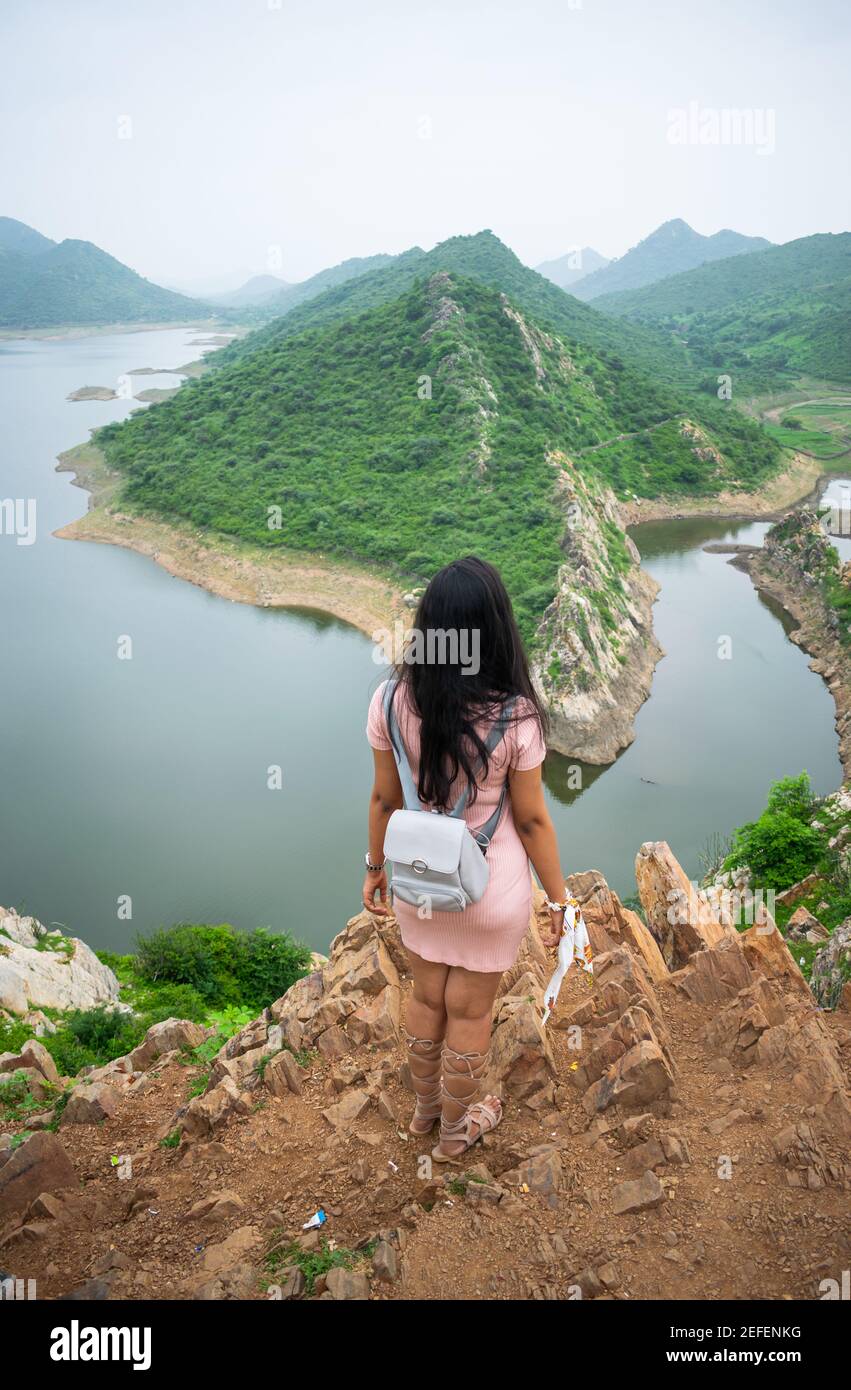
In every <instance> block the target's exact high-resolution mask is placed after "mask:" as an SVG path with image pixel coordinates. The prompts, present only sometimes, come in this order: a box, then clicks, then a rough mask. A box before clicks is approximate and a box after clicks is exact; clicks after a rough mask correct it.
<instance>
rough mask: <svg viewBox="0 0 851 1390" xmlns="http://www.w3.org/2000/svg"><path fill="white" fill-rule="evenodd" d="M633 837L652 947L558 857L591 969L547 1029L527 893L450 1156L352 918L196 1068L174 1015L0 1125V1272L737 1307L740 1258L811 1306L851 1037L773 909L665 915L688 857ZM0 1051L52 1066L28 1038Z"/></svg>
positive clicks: (72, 1279)
mask: <svg viewBox="0 0 851 1390" xmlns="http://www.w3.org/2000/svg"><path fill="white" fill-rule="evenodd" d="M642 855H643V860H644V864H645V868H646V873H645V877H644V893H643V895H642V898H643V903H644V908H645V911H646V913H647V917H648V921H649V922H651V923H653V922H657V923H661V922H664V924H665V926H664V929H661V930H660V935H661V937H662V945H661V946H660V943H659V941H658V940H657V938H656V936H655V935H654V934H653V932H652V931H651V930H650V929H649V927H647V926H645V924H644V921H643V920H642V918H641V917H640V916H639V915H637V914H636V913H634V912H631V911H629V910H628V909H627V908H625V907H624V906H623V904H622V903H621V902H620V901H619V899H618V897H617V895H616V894H615V893H613V892H612V891H611V890H610V889H609V887H608V885H607V884H606V882H605V880H604V879H603V877H602V875H601V874H599V873H598V872H596V871H593V870H589V871H587V872H585V873H579V874H574V875H573V876H572V877H571V879H570V884H569V887H570V889H571V891H572V893H573V894H574V896H575V897H576V898H577V899H579V901H580V902H581V904H582V907H583V913H584V915H585V918H586V922H587V925H588V929H589V935H590V937H591V941H592V948H593V952H594V976H593V980H590V979H589V978H588V977H587V976H586V975H585V974H584V973H583V974H579V973H577V972H575V971H572V972H570V974H569V975H568V976H567V978H566V980H565V984H564V988H563V990H562V993H561V995H560V997H559V1001H558V1005H557V1007H556V1008H555V1010H554V1011H553V1013H552V1015H551V1017H550V1019H549V1021H548V1024H547V1026H546V1027H544V1026H543V1025H542V1022H541V1018H542V999H543V990H544V986H545V983H546V981H547V979H548V977H549V975H550V973H551V969H552V960H551V957H550V955H549V954H548V953H547V952H546V951H545V950H544V949H543V947H542V945H541V939H540V935H539V932H538V919H539V917H540V918H541V920H543V918H544V916H545V915H546V910H545V908H544V906H543V903H542V901H541V899H542V895H541V894H540V893H539V892H536V893H535V897H534V904H533V907H534V911H533V918H532V921H531V922H530V924H529V929H528V931H527V933H526V935H525V937H524V939H523V941H522V943H521V947H520V951H519V953H518V958H517V961H516V962H515V965H514V966H513V967H512V969H511V970H510V971H507V972H506V974H505V976H504V978H503V980H502V983H501V987H500V993H499V995H498V998H497V1000H496V1005H495V1009H494V1025H493V1039H492V1055H491V1072H490V1075H489V1076H488V1078H487V1082H486V1084H487V1087H488V1089H491V1090H493V1091H495V1092H496V1093H497V1094H499V1095H501V1096H502V1097H503V1099H504V1101H505V1102H506V1104H505V1118H504V1120H503V1123H502V1124H501V1125H500V1126H499V1127H498V1129H497V1130H496V1131H495V1133H494V1134H491V1135H488V1136H486V1142H485V1144H484V1146H483V1147H482V1148H480V1149H476V1150H475V1151H474V1152H473V1153H471V1154H469V1155H467V1156H466V1158H465V1159H464V1160H463V1161H462V1162H461V1163H460V1164H458V1165H454V1166H452V1168H451V1169H450V1170H448V1171H438V1169H437V1165H434V1167H433V1168H429V1164H428V1151H429V1148H430V1147H431V1144H432V1142H433V1139H432V1137H428V1138H424V1139H423V1140H422V1141H416V1140H415V1139H414V1137H413V1136H411V1135H409V1134H408V1133H407V1128H406V1126H407V1120H408V1116H409V1115H410V1096H409V1095H406V1094H405V1089H406V1088H407V1089H408V1090H409V1089H410V1076H409V1072H408V1066H407V1061H406V1054H405V1051H404V1046H403V1042H402V1027H403V1019H404V1014H405V999H406V996H408V994H409V991H410V979H409V977H408V974H407V969H406V960H405V954H404V951H403V949H402V946H401V943H400V940H399V936H398V931H397V927H396V924H395V922H394V920H393V919H392V918H390V919H385V920H379V919H377V918H374V917H372V916H371V915H370V914H369V913H366V912H362V913H359V914H358V915H357V916H356V917H353V918H352V919H351V920H350V921H349V923H348V924H347V926H346V928H345V929H344V931H343V932H341V933H340V935H339V936H338V937H337V938H336V939H335V941H334V942H333V944H332V947H331V950H330V955H329V958H328V959H327V960H324V961H318V962H316V968H315V969H314V970H312V971H311V972H310V973H309V974H308V975H306V976H305V977H304V978H303V979H301V980H299V981H298V982H297V983H296V984H295V985H294V986H293V987H292V989H290V990H288V991H287V993H286V994H285V995H283V996H282V997H281V998H280V999H278V1000H276V1001H275V1003H274V1004H272V1005H271V1007H270V1008H269V1009H266V1010H264V1011H263V1013H262V1014H261V1015H259V1016H258V1017H257V1018H255V1019H253V1020H252V1021H251V1022H250V1023H249V1024H248V1025H247V1026H246V1027H244V1028H243V1029H241V1031H240V1032H239V1033H237V1034H235V1035H234V1036H233V1037H232V1038H230V1039H229V1040H228V1041H227V1042H226V1043H225V1044H224V1046H223V1047H221V1049H220V1050H219V1052H218V1055H217V1056H216V1057H215V1058H214V1059H213V1063H212V1066H210V1063H209V1058H208V1049H207V1048H203V1049H202V1050H201V1052H200V1054H199V1052H198V1051H197V1049H198V1047H199V1043H200V1042H203V1041H205V1040H206V1039H207V1037H208V1033H207V1032H206V1030H203V1029H200V1030H199V1029H198V1027H197V1025H194V1024H190V1023H187V1022H185V1021H182V1020H178V1019H170V1020H167V1021H166V1022H165V1023H163V1024H157V1025H156V1026H155V1027H154V1028H152V1029H151V1030H149V1033H148V1035H147V1037H146V1038H145V1039H144V1040H143V1042H142V1043H141V1044H140V1045H139V1046H138V1047H137V1048H134V1049H133V1051H132V1052H131V1053H129V1054H128V1055H127V1057H124V1058H119V1059H117V1060H116V1061H115V1062H113V1063H110V1064H109V1065H108V1066H107V1067H103V1068H97V1069H93V1070H91V1071H89V1073H88V1074H87V1075H86V1076H84V1077H81V1078H80V1079H79V1080H78V1082H77V1084H76V1086H75V1088H74V1091H73V1092H72V1095H71V1097H70V1098H69V1100H68V1103H67V1105H66V1107H65V1111H64V1112H63V1115H62V1120H61V1127H60V1130H59V1133H58V1135H57V1134H53V1133H50V1132H40V1133H38V1134H36V1135H35V1136H33V1138H31V1139H29V1140H27V1141H26V1142H25V1143H23V1144H20V1145H19V1146H18V1147H15V1142H16V1140H13V1139H12V1136H10V1135H0V1252H2V1255H3V1263H4V1267H7V1265H8V1267H10V1268H13V1269H14V1270H15V1272H16V1274H18V1273H19V1274H21V1275H23V1276H25V1277H29V1276H31V1275H32V1277H37V1279H38V1286H39V1295H40V1296H44V1297H48V1298H52V1297H73V1298H88V1297H98V1298H110V1299H114V1298H140V1297H147V1296H151V1295H153V1294H156V1295H157V1296H165V1297H169V1298H195V1299H203V1300H208V1299H234V1298H251V1297H257V1296H258V1295H259V1296H262V1294H263V1292H265V1291H267V1290H268V1296H269V1297H274V1298H276V1299H278V1298H280V1299H282V1300H283V1299H285V1300H287V1301H290V1300H294V1299H305V1298H316V1299H325V1300H346V1301H348V1300H350V1299H355V1300H362V1299H367V1298H369V1299H372V1300H375V1299H391V1298H397V1297H402V1298H408V1299H413V1298H423V1297H426V1298H443V1297H446V1290H447V1288H450V1289H451V1290H452V1293H453V1296H457V1297H460V1298H481V1297H491V1296H494V1297H505V1296H519V1297H521V1298H539V1297H544V1298H553V1299H556V1298H562V1299H563V1298H567V1297H574V1296H577V1292H578V1293H580V1294H581V1296H582V1297H583V1298H585V1299H588V1298H609V1297H629V1298H636V1297H637V1298H647V1297H649V1298H654V1297H659V1296H674V1297H676V1296H682V1295H683V1290H684V1289H685V1290H686V1291H687V1292H691V1293H695V1294H699V1295H700V1296H703V1297H706V1298H714V1297H719V1296H735V1297H737V1298H745V1299H747V1298H750V1297H753V1296H754V1295H753V1287H752V1275H749V1274H748V1273H747V1270H746V1269H744V1268H743V1266H744V1264H745V1263H746V1261H747V1260H749V1259H752V1260H758V1261H759V1269H760V1296H762V1295H763V1294H765V1295H767V1296H771V1297H772V1298H782V1297H783V1296H784V1295H785V1294H794V1295H796V1296H801V1297H816V1296H817V1293H816V1290H817V1286H818V1280H819V1279H820V1278H822V1277H823V1269H824V1267H825V1266H824V1261H825V1260H826V1259H830V1260H831V1261H832V1262H837V1261H841V1260H844V1250H845V1246H844V1240H845V1234H844V1232H845V1225H846V1221H847V1212H846V1204H847V1197H846V1194H845V1189H846V1188H847V1187H848V1186H849V1183H851V1171H850V1170H849V1164H848V1160H847V1153H848V1139H849V1135H851V1106H849V1099H848V1092H847V1089H846V1076H845V1070H846V1068H845V1063H846V1062H847V1053H848V1050H849V1048H851V1033H849V1032H848V1030H847V1029H845V1028H844V1027H843V1026H842V1016H841V1015H834V1016H827V1015H825V1014H824V1013H823V1012H822V1011H821V1010H820V1009H819V1008H818V1007H817V1005H816V1004H815V1002H814V1000H813V999H812V996H811V995H810V994H809V992H808V991H807V989H806V985H805V983H804V982H803V980H802V979H801V978H800V973H799V972H797V973H796V971H797V967H795V966H794V962H793V961H791V958H789V957H788V951H786V948H785V945H784V944H783V942H782V940H778V941H775V940H774V936H778V938H779V934H777V933H776V930H775V931H771V930H763V931H762V932H761V933H760V934H759V935H757V934H756V933H757V928H758V927H762V928H764V929H765V928H768V927H769V921H768V919H766V920H765V921H762V922H759V923H755V924H754V927H753V928H751V929H750V932H743V933H739V932H736V931H735V930H734V929H733V928H732V927H731V925H730V923H729V922H727V921H726V920H722V918H723V916H724V909H723V905H718V912H719V914H720V916H719V917H716V918H715V920H714V922H713V920H712V915H711V914H712V910H713V905H712V903H711V902H710V900H709V898H707V897H699V898H698V902H697V904H695V903H694V902H693V901H692V903H691V906H692V908H693V909H694V911H695V922H686V923H680V922H679V921H678V920H677V919H676V914H675V919H674V921H673V922H670V923H669V922H668V917H667V912H668V909H669V908H670V906H671V905H672V904H671V901H670V897H669V895H670V894H671V892H672V891H673V890H676V891H677V892H679V891H680V890H682V888H683V879H684V876H683V874H682V870H681V868H680V866H679V865H678V864H677V862H676V860H675V859H674V858H673V856H672V855H671V853H670V850H669V849H668V847H667V846H666V845H664V844H656V845H652V846H645V847H644V849H643V851H642ZM685 901H686V903H688V902H689V898H688V895H686V898H685ZM771 926H772V927H773V924H771ZM669 927H670V928H671V930H670V932H669V931H668V928H669ZM751 933H754V935H753V936H751ZM765 942H768V943H769V944H768V945H767V946H766V945H765ZM757 943H758V944H757ZM663 946H664V948H665V949H666V950H668V952H669V955H670V957H671V959H672V961H674V962H675V963H676V968H675V969H673V970H672V969H669V967H668V965H667V964H666V961H665V957H664V954H663ZM690 947H693V949H691V950H689V948H690ZM683 957H685V959H683ZM790 961H791V966H792V967H793V969H790ZM7 1063H8V1066H7ZM0 1067H2V1068H4V1073H3V1074H4V1075H7V1074H10V1072H14V1071H20V1070H21V1068H22V1067H23V1068H24V1070H26V1072H27V1073H28V1075H30V1074H31V1076H32V1079H33V1084H43V1085H44V1086H46V1087H50V1086H51V1085H53V1083H52V1082H51V1080H50V1079H49V1073H50V1062H49V1058H46V1056H45V1054H44V1050H43V1049H42V1047H41V1045H40V1044H38V1043H34V1044H29V1045H28V1046H27V1049H26V1055H24V1052H23V1051H22V1053H20V1054H16V1055H14V1056H13V1055H11V1054H10V1056H9V1057H6V1058H0ZM38 1078H40V1082H38V1081H37V1079H38ZM205 1082H206V1090H205V1091H204V1092H203V1093H201V1094H196V1092H197V1091H199V1089H200V1087H201V1086H203V1085H204V1084H205ZM187 1083H191V1084H187ZM188 1097H192V1098H191V1099H190V1098H188ZM175 1106H177V1109H176V1110H175ZM767 1121H768V1122H769V1123H766V1122H767ZM721 1136H723V1138H722V1137H721ZM16 1138H17V1136H16ZM719 1148H721V1150H722V1153H723V1154H727V1153H729V1154H730V1155H732V1157H731V1159H730V1161H731V1162H732V1163H734V1164H735V1165H736V1172H735V1178H736V1181H735V1184H731V1186H730V1188H729V1194H730V1195H729V1196H727V1191H725V1190H723V1189H722V1192H723V1195H722V1192H719V1182H718V1177H717V1175H716V1171H717V1165H718V1161H719V1158H718V1156H719ZM113 1155H115V1156H117V1155H121V1163H120V1165H119V1167H118V1169H117V1170H116V1169H115V1168H114V1167H113V1166H111V1163H110V1157H111V1156H113ZM113 1161H114V1160H113ZM131 1168H132V1173H131V1172H130V1169H131ZM125 1176H127V1177H131V1179H132V1180H131V1181H129V1182H123V1181H121V1178H122V1177H125ZM81 1180H82V1181H81ZM792 1189H796V1190H794V1191H793V1190H792ZM674 1198H676V1199H677V1200H673V1199H674ZM318 1206H321V1207H322V1209H323V1211H324V1214H325V1222H324V1223H323V1225H322V1226H321V1227H320V1228H319V1229H305V1223H306V1221H309V1218H310V1216H311V1214H312V1213H313V1212H315V1211H316V1209H317V1207H318ZM719 1213H720V1214H719ZM696 1214H699V1220H695V1215H696ZM734 1218H735V1219H734ZM459 1237H463V1238H459ZM479 1237H481V1240H479ZM326 1242H328V1244H327V1246H326ZM331 1242H333V1245H331ZM483 1245H484V1246H485V1247H486V1250H487V1258H486V1260H484V1259H483V1260H482V1261H480V1262H476V1261H475V1260H474V1261H473V1262H472V1263H471V1260H470V1251H471V1250H473V1251H476V1250H480V1249H482V1248H483ZM330 1250H334V1251H339V1259H340V1263H339V1265H332V1266H331V1267H330V1268H329V1267H328V1264H327V1260H326V1259H325V1258H324V1257H325V1256H326V1255H327V1254H328V1252H329V1251H330ZM792 1250H794V1254H795V1259H794V1261H792V1262H791V1263H790V1261H789V1260H788V1255H787V1252H788V1251H792ZM317 1256H319V1257H320V1258H319V1259H317V1258H316V1257H317ZM831 1267H832V1265H831ZM837 1267H838V1268H844V1267H845V1266H844V1264H841V1263H840V1264H838V1265H837ZM323 1268H324V1272H319V1273H317V1272H316V1271H317V1269H319V1270H322V1269H323ZM270 1274H271V1279H270ZM684 1281H685V1282H684ZM790 1281H791V1282H790Z"/></svg>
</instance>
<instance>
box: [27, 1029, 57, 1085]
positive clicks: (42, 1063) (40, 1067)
mask: <svg viewBox="0 0 851 1390" xmlns="http://www.w3.org/2000/svg"><path fill="white" fill-rule="evenodd" d="M21 1060H22V1062H23V1065H24V1066H25V1067H35V1069H36V1071H40V1072H41V1074H42V1076H43V1077H44V1079H45V1081H49V1082H50V1084H51V1085H52V1086H58V1085H59V1071H58V1069H57V1066H56V1063H55V1062H54V1060H53V1058H52V1057H51V1055H50V1053H49V1052H48V1050H47V1048H46V1047H45V1046H44V1043H40V1042H38V1041H37V1039H35V1038H30V1040H29V1042H25V1043H24V1045H23V1047H22V1048H21Z"/></svg>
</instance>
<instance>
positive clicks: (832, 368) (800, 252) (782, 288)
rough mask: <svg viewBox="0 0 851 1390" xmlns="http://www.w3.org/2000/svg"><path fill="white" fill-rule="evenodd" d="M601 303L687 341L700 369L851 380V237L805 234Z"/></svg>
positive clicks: (753, 376) (757, 385)
mask: <svg viewBox="0 0 851 1390" xmlns="http://www.w3.org/2000/svg"><path fill="white" fill-rule="evenodd" d="M595 305H596V307H597V308H598V309H601V310H603V311H604V312H606V313H609V314H613V315H618V316H619V317H622V318H627V319H628V320H630V321H631V322H634V323H636V324H641V325H644V326H649V327H654V328H660V327H661V328H663V329H665V330H666V331H667V332H668V333H669V334H670V335H671V337H672V340H673V339H674V337H676V339H677V340H679V341H683V342H684V343H685V346H686V348H687V351H688V353H689V355H690V357H691V359H692V361H693V362H694V363H695V365H696V366H697V367H702V368H717V369H718V371H726V372H730V373H733V374H737V375H738V377H739V380H740V381H741V382H744V383H745V384H746V385H747V386H748V387H749V388H750V389H769V388H771V387H775V386H777V385H779V384H782V383H785V382H790V381H794V380H796V379H798V378H799V377H801V376H804V375H806V376H813V377H817V378H820V379H822V380H826V381H835V382H837V383H846V382H849V381H851V233H849V232H842V233H838V234H836V235H831V234H829V233H824V234H819V235H817V236H811V237H802V238H800V239H799V240H797V241H790V242H787V243H786V244H785V245H784V246H772V247H769V248H768V250H765V251H757V252H755V253H754V254H753V255H748V256H737V257H735V258H732V259H730V260H724V261H718V262H716V263H715V264H714V265H704V266H701V267H700V268H699V269H697V270H692V271H689V272H688V273H687V274H683V275H675V276H672V277H671V278H670V279H668V280H662V281H660V283H659V284H657V285H651V286H648V287H647V288H645V289H642V290H637V291H633V292H631V293H625V294H617V295H606V296H605V297H604V298H601V299H598V300H596V301H595Z"/></svg>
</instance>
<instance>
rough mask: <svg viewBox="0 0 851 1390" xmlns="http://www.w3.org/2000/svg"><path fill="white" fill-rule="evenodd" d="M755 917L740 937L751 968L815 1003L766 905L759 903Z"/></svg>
mask: <svg viewBox="0 0 851 1390" xmlns="http://www.w3.org/2000/svg"><path fill="white" fill-rule="evenodd" d="M754 915H755V918H756V920H755V921H754V925H753V926H752V927H748V930H747V931H745V932H742V934H741V937H740V940H741V942H742V945H743V947H744V951H745V956H746V958H747V962H748V965H749V966H750V967H751V969H752V970H753V971H754V972H755V973H756V974H757V975H764V976H765V977H766V979H769V980H780V981H781V982H782V983H783V984H784V985H786V986H789V987H791V989H793V990H794V991H795V993H796V994H798V995H800V997H801V998H802V999H806V1001H807V1002H808V1003H812V998H813V996H812V993H811V991H810V987H809V985H808V984H807V982H806V980H805V979H804V977H803V975H802V974H801V971H800V969H799V967H798V963H797V961H796V960H795V959H794V958H793V956H792V954H791V952H790V951H789V947H788V946H787V945H786V942H785V941H784V940H783V937H782V936H781V934H780V932H779V931H778V929H777V927H776V925H775V922H774V918H773V917H772V916H771V913H770V912H769V911H768V909H767V908H766V907H765V905H764V904H760V906H759V908H758V910H757V912H756V913H755V914H754Z"/></svg>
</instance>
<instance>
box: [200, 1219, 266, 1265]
mask: <svg viewBox="0 0 851 1390" xmlns="http://www.w3.org/2000/svg"><path fill="white" fill-rule="evenodd" d="M260 1242H261V1233H260V1230H259V1227H257V1226H240V1227H239V1228H238V1229H237V1230H235V1231H232V1232H231V1234H230V1235H229V1236H228V1237H227V1238H226V1239H225V1240H223V1241H220V1242H219V1243H218V1244H217V1245H208V1246H207V1248H206V1250H205V1251H204V1254H203V1256H202V1259H201V1265H202V1268H203V1270H204V1273H205V1274H215V1275H221V1274H222V1273H223V1272H224V1271H226V1270H228V1269H232V1268H233V1267H234V1266H235V1265H239V1264H242V1263H243V1262H244V1261H245V1260H246V1259H247V1258H248V1256H250V1255H251V1254H253V1252H254V1251H255V1250H256V1249H257V1248H258V1246H259V1245H260Z"/></svg>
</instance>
